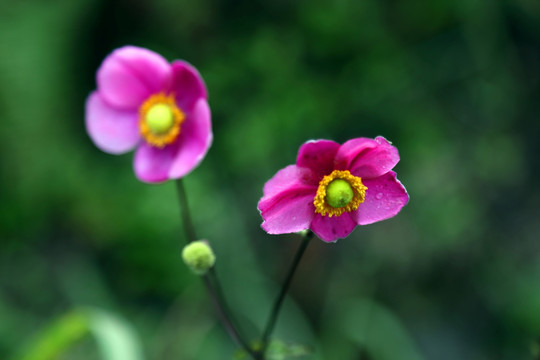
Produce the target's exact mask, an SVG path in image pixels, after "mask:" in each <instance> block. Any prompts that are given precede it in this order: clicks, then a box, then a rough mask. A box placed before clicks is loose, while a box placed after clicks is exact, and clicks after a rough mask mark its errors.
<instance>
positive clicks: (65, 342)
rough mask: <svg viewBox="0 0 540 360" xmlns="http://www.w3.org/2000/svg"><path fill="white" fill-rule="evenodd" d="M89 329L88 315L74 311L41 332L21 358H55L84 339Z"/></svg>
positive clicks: (32, 359) (22, 359)
mask: <svg viewBox="0 0 540 360" xmlns="http://www.w3.org/2000/svg"><path fill="white" fill-rule="evenodd" d="M87 331H88V317H87V316H86V315H85V314H84V313H82V312H80V311H74V312H71V313H68V314H67V315H64V316H62V317H61V318H59V319H58V320H56V321H55V322H54V323H53V324H52V325H51V326H49V327H48V328H46V329H45V330H43V331H42V332H41V334H40V335H39V337H38V338H37V340H36V341H35V342H34V343H33V344H31V345H30V346H28V347H27V349H28V350H27V351H25V353H24V355H22V356H20V357H16V359H20V360H47V359H55V358H57V357H58V356H59V355H60V354H61V353H62V352H64V351H65V350H66V349H67V348H69V347H70V346H71V345H73V344H74V343H76V342H77V341H79V340H80V339H82V337H83V336H84V335H85V334H86V333H87Z"/></svg>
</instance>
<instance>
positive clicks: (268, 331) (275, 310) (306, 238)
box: [259, 230, 313, 357]
mask: <svg viewBox="0 0 540 360" xmlns="http://www.w3.org/2000/svg"><path fill="white" fill-rule="evenodd" d="M312 238H313V232H312V231H311V230H308V231H307V232H306V233H305V234H304V235H303V237H302V243H301V244H300V246H299V247H298V250H297V251H296V255H295V256H294V260H293V262H292V264H291V267H290V269H289V272H288V273H287V277H286V278H285V281H284V282H283V285H281V290H280V292H279V295H278V297H277V298H276V300H275V302H274V306H273V307H272V312H271V313H270V317H269V318H268V321H267V323H266V327H265V329H264V332H263V336H262V338H261V350H260V351H259V353H260V354H262V355H263V357H264V353H265V352H266V349H267V347H268V339H269V338H270V335H272V332H273V331H274V327H275V325H276V321H277V317H278V315H279V311H280V310H281V305H282V304H283V300H285V294H287V291H288V290H289V286H290V285H291V282H292V279H293V277H294V273H295V271H296V269H297V268H298V264H300V260H301V259H302V255H304V252H305V251H306V249H307V246H308V245H309V242H310V240H311V239H312Z"/></svg>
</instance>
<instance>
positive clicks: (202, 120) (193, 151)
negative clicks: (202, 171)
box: [168, 98, 212, 179]
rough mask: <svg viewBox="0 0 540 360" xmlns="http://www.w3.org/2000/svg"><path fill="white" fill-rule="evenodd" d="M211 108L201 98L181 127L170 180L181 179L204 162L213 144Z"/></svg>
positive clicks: (170, 171)
mask: <svg viewBox="0 0 540 360" xmlns="http://www.w3.org/2000/svg"><path fill="white" fill-rule="evenodd" d="M210 117H211V115H210V107H209V106H208V103H207V102H206V99H204V98H201V99H199V101H197V103H196V104H195V107H194V108H193V111H192V112H191V113H189V114H188V115H187V117H186V121H185V122H184V123H183V124H182V125H181V127H180V136H179V137H178V139H177V141H176V143H178V148H177V151H176V154H175V155H174V159H173V161H172V163H171V167H170V169H169V174H168V177H169V179H179V178H181V177H182V176H184V175H186V174H187V173H189V172H190V171H192V170H193V169H194V168H195V167H196V166H197V165H199V163H200V162H201V161H202V159H203V158H204V156H205V155H206V153H207V152H208V149H209V148H210V145H211V144H212V124H211V121H210Z"/></svg>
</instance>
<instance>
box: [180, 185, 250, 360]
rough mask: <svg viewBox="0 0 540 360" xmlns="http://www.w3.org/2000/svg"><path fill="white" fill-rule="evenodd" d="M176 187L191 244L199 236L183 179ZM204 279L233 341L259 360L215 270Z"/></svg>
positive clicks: (213, 303)
mask: <svg viewBox="0 0 540 360" xmlns="http://www.w3.org/2000/svg"><path fill="white" fill-rule="evenodd" d="M176 187H177V190H178V201H179V203H180V212H181V215H182V222H183V224H184V230H185V233H186V241H187V242H188V243H190V242H192V241H195V240H197V236H196V233H195V226H194V225H193V221H192V220H191V214H190V212H189V206H188V201H187V195H186V191H185V189H184V184H183V182H182V179H178V180H177V181H176ZM202 279H203V283H204V285H205V287H206V289H207V291H208V294H209V295H210V299H211V301H212V305H213V306H214V308H215V309H216V312H217V313H218V316H219V318H220V319H221V322H222V323H223V326H224V327H225V330H226V331H227V333H228V334H229V336H230V337H231V339H232V340H233V341H234V342H235V343H236V345H237V346H239V347H241V348H243V349H244V350H246V351H247V352H248V353H249V354H250V355H251V356H252V357H253V358H254V359H259V355H258V354H257V353H255V351H253V350H252V349H251V347H250V346H249V345H248V344H247V342H246V341H245V340H244V339H243V337H242V336H241V335H240V333H239V332H238V330H237V329H236V327H235V326H234V323H233V320H232V316H231V314H230V311H229V307H228V306H227V302H226V301H225V297H224V296H223V291H222V287H221V284H220V282H219V279H218V277H217V274H216V271H215V269H214V268H211V269H210V270H209V271H208V273H206V274H205V275H204V276H203V277H202Z"/></svg>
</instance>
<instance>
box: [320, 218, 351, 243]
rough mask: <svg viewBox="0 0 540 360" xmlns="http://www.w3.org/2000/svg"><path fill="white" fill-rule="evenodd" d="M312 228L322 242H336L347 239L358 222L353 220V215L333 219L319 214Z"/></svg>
mask: <svg viewBox="0 0 540 360" xmlns="http://www.w3.org/2000/svg"><path fill="white" fill-rule="evenodd" d="M310 227H311V230H312V231H313V232H314V233H315V235H317V236H318V237H319V238H320V239H321V240H323V241H326V242H335V241H337V239H342V238H344V237H347V236H348V235H349V234H350V233H351V232H352V231H353V230H354V228H355V227H356V222H355V221H354V220H353V219H352V217H351V213H343V214H341V215H340V216H332V217H329V216H322V215H321V214H317V215H315V218H313V221H312V222H311V226H310Z"/></svg>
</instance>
